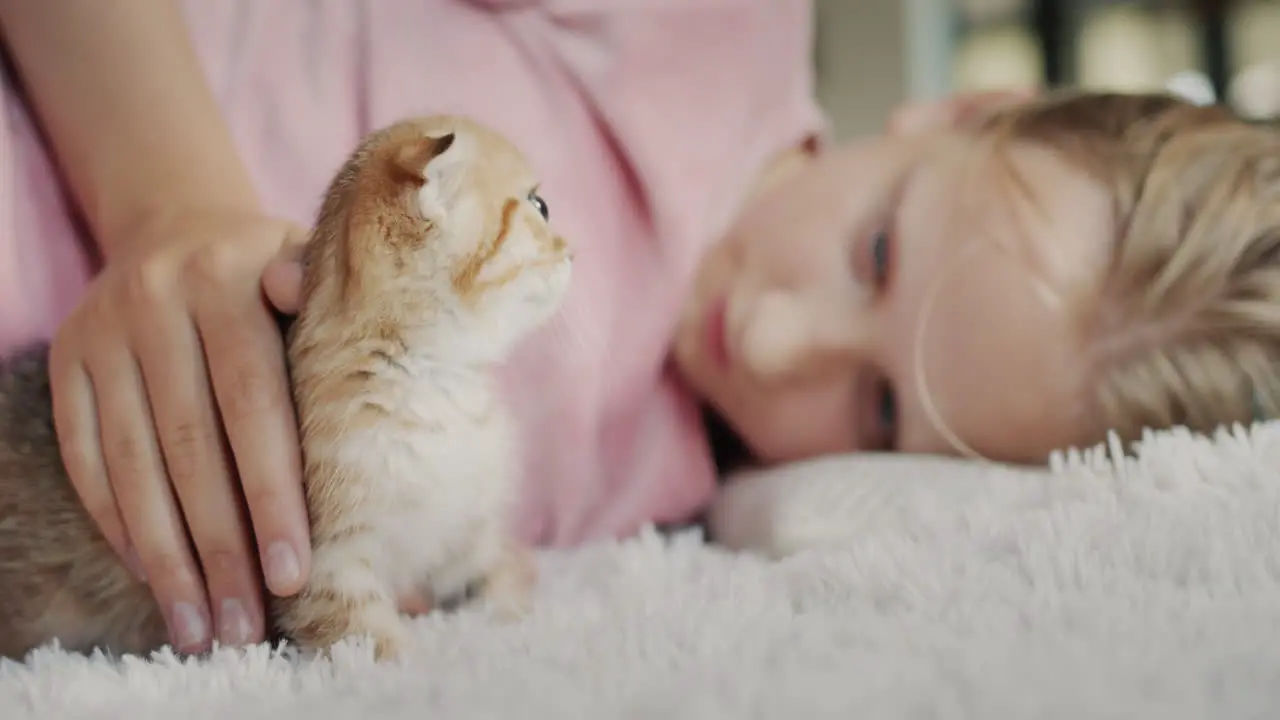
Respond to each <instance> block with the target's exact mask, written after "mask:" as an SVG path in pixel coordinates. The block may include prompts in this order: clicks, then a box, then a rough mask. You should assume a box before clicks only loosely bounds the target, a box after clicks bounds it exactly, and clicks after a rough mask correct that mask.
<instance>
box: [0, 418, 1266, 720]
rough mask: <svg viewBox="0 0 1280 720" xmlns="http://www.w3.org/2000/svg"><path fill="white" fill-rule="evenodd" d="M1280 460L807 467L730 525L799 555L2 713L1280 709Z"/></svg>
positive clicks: (616, 549)
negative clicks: (405, 637)
mask: <svg viewBox="0 0 1280 720" xmlns="http://www.w3.org/2000/svg"><path fill="white" fill-rule="evenodd" d="M1277 468H1280V425H1272V426H1269V427H1263V428H1259V429H1256V430H1254V431H1252V432H1251V433H1246V432H1244V431H1238V432H1237V433H1236V434H1234V435H1231V436H1223V437H1220V438H1218V439H1217V440H1216V441H1208V440H1200V439H1194V438H1192V437H1189V436H1187V435H1185V434H1179V433H1173V434H1165V435H1162V436H1160V437H1157V438H1155V439H1153V440H1151V441H1150V442H1149V443H1148V444H1147V447H1146V449H1145V451H1144V452H1143V453H1142V455H1141V456H1140V458H1139V459H1137V460H1129V461H1123V462H1118V463H1114V464H1113V463H1112V461H1111V460H1109V459H1108V458H1107V457H1106V453H1105V452H1104V451H1103V450H1100V451H1097V452H1095V453H1093V456H1092V457H1084V458H1079V457H1077V458H1075V459H1073V460H1068V461H1066V462H1065V463H1063V464H1062V465H1061V466H1060V467H1059V468H1058V469H1057V470H1056V471H1055V472H1054V473H1052V474H1035V473H1028V472H1013V471H1010V470H1006V469H1000V468H995V467H987V466H982V465H973V464H967V463H958V462H953V461H931V460H922V459H904V458H900V459H885V458H879V459H877V458H869V459H866V460H865V461H861V460H856V459H855V460H850V459H840V460H830V461H823V462H819V463H812V464H810V465H808V466H803V467H798V468H796V469H792V470H790V471H789V472H787V473H782V474H777V473H775V474H772V475H769V476H761V477H756V478H748V479H746V480H744V481H743V483H742V484H741V485H739V486H737V487H738V488H740V489H741V492H738V493H737V494H736V495H735V494H734V493H733V492H732V491H731V492H730V493H729V500H726V502H727V503H730V504H731V505H732V507H730V506H729V505H726V506H724V507H722V508H721V511H722V512H721V513H720V514H719V515H718V516H717V517H718V522H721V523H722V524H724V525H725V527H726V528H727V531H726V532H728V533H729V534H730V535H732V536H734V537H735V538H737V540H736V542H738V543H739V544H743V545H750V546H753V547H757V548H760V549H764V550H771V551H775V552H777V553H779V554H781V555H783V556H784V557H782V559H777V560H775V559H766V558H765V557H762V556H759V555H751V554H745V553H743V554H737V553H731V552H728V551H725V550H718V549H711V548H708V547H706V546H704V545H703V544H701V542H700V540H699V539H698V537H697V536H695V535H691V534H689V535H684V536H680V537H677V538H675V539H671V540H665V539H663V538H661V537H659V536H658V535H656V534H654V533H646V534H644V535H642V536H641V537H638V538H636V539H634V540H631V541H628V542H624V543H620V544H606V545H600V546H595V547H588V548H584V549H581V550H577V551H574V552H571V553H549V554H547V555H545V556H544V557H543V558H542V561H543V578H544V583H543V585H542V588H541V594H540V596H539V599H538V607H537V610H536V612H535V613H534V614H533V615H532V617H530V618H529V619H528V620H527V621H526V622H524V623H522V624H516V625H512V626H506V627H493V626H490V625H488V624H486V623H485V622H484V621H483V620H482V619H481V618H480V617H479V616H478V615H468V614H459V615H457V616H453V617H432V618H427V619H423V620H421V621H420V622H419V623H418V625H417V626H416V631H417V632H416V638H417V643H418V644H417V646H416V648H415V652H414V653H413V655H412V657H411V659H410V660H409V661H408V663H407V664H406V665H404V666H399V667H376V666H374V665H373V664H371V662H370V660H369V656H368V653H367V652H366V650H365V649H363V648H361V647H358V646H348V647H344V648H340V650H342V651H341V652H339V653H338V656H337V658H336V659H335V661H333V662H332V663H324V662H311V663H298V662H296V661H295V660H294V659H291V658H290V657H287V656H281V655H275V654H272V653H271V652H269V651H268V650H267V649H265V648H257V649H253V650H250V651H248V652H232V651H221V652H218V653H216V654H215V655H214V656H213V657H212V658H210V659H207V660H205V661H201V662H195V661H192V662H189V663H186V664H182V663H179V662H177V661H175V660H173V659H172V658H169V657H160V658H156V659H154V660H153V661H151V662H144V661H141V660H132V661H126V662H123V663H120V664H113V663H111V662H108V661H107V660H104V659H102V658H93V659H88V658H82V657H73V656H68V655H65V654H61V653H58V652H56V651H53V650H48V651H43V652H40V653H39V654H37V655H36V656H35V657H34V658H33V659H32V661H31V662H30V663H29V664H27V665H18V664H14V663H10V664H7V665H5V666H3V667H0V718H3V719H4V720H20V719H23V718H60V719H61V718H130V719H136V720H143V719H144V718H166V719H169V718H179V719H181V720H198V719H200V718H239V719H243V720H249V719H250V718H263V719H267V720H292V719H295V718H296V719H298V720H303V719H305V720H327V719H329V718H335V719H336V718H360V719H369V720H372V719H374V718H391V719H399V718H449V719H450V720H463V719H465V718H521V719H534V718H548V719H554V720H571V719H576V718H591V719H592V720H604V719H605V718H636V719H637V720H638V719H642V718H644V719H647V718H655V719H657V718H673V719H683V718H689V719H690V720H693V719H695V718H696V719H697V720H719V719H720V718H724V719H726V720H728V719H733V720H744V719H745V718H784V719H785V718H840V719H841V720H848V719H849V718H913V719H914V718H982V719H983V720H1005V719H1010V720H1013V719H1017V720H1025V719H1028V718H1072V719H1079V718H1091V719H1097V718H1125V719H1126V720H1136V719H1145V718H1152V719H1156V718H1158V719H1159V720H1177V719H1180V718H1213V719H1214V720H1229V719H1234V718H1276V717H1280V472H1278V471H1277ZM752 483H755V484H754V485H753V484H752ZM788 487H789V488H793V489H786V488H788ZM761 498H772V500H771V502H770V503H769V504H768V507H769V508H773V510H774V511H772V512H765V511H763V510H762V508H763V507H764V506H762V505H761V504H760V499H761ZM735 503H736V504H735ZM726 508H728V509H726ZM766 509H767V508H766ZM726 518H728V519H726ZM803 548H809V549H807V550H806V549H803Z"/></svg>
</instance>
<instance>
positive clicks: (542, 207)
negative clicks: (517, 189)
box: [529, 190, 551, 220]
mask: <svg viewBox="0 0 1280 720" xmlns="http://www.w3.org/2000/svg"><path fill="white" fill-rule="evenodd" d="M529 202H531V203H533V207H534V208H535V209H537V211H538V214H539V215H541V216H542V219H543V220H550V219H551V210H550V209H548V208H547V201H546V200H543V199H542V197H541V196H540V195H538V192H537V191H536V190H530V191H529Z"/></svg>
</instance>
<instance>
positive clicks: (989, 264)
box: [675, 134, 1112, 462]
mask: <svg viewBox="0 0 1280 720" xmlns="http://www.w3.org/2000/svg"><path fill="white" fill-rule="evenodd" d="M1001 160H1003V161H1008V163H1012V166H1013V167H1015V168H1016V169H1017V172H1018V175H1019V177H1020V178H1021V180H1022V181H1023V183H1024V185H1023V186H1022V188H1019V186H1018V185H1017V183H1016V182H1013V181H1011V180H1010V177H1011V176H1010V174H1009V173H1008V170H1007V168H1008V167H1009V165H1008V164H1003V165H1002V164H1001V162H999V161H1001ZM1024 191H1029V192H1030V195H1029V196H1028V195H1027V194H1025V192H1024ZM1029 200H1030V202H1029ZM1111 239H1112V218H1111V215H1110V203H1109V198H1108V196H1107V194H1106V192H1105V190H1104V189H1103V188H1102V187H1101V186H1100V185H1098V184H1097V183H1095V182H1094V181H1093V180H1091V179H1090V178H1088V177H1087V176H1086V175H1085V174H1084V173H1083V172H1081V171H1079V170H1077V169H1076V168H1074V167H1073V166H1071V165H1069V164H1067V163H1066V162H1065V161H1064V160H1062V159H1061V158H1059V157H1057V156H1055V155H1052V154H1050V153H1049V152H1047V151H1045V150H1043V149H1041V148H1037V147H1031V146H1027V145H1018V146H1013V147H1009V148H1006V149H1004V150H1000V151H996V150H993V149H991V147H990V146H988V145H985V144H980V143H979V141H977V140H976V139H974V138H972V137H970V136H964V135H958V134H949V135H945V136H935V137H929V138H876V139H870V140H863V141H858V142H856V143H852V144H849V145H845V146H842V147H837V148H834V149H832V150H830V151H828V152H826V153H824V154H822V155H820V156H818V157H817V158H816V159H814V160H813V161H811V162H809V163H808V164H806V165H805V166H804V167H802V168H800V169H798V170H796V171H795V172H794V174H793V175H792V176H791V177H790V178H789V179H787V180H786V181H785V182H783V183H782V184H781V185H780V186H778V187H777V188H775V189H774V190H772V191H769V192H768V193H767V194H765V195H763V196H761V197H759V198H758V199H756V200H755V201H753V204H752V205H751V206H750V207H748V208H746V209H745V210H744V212H743V213H742V215H741V216H740V217H739V219H738V221H737V223H736V224H735V226H734V227H733V228H732V229H731V230H730V232H729V233H728V234H727V236H726V238H725V239H724V240H723V242H721V243H720V245H719V246H717V247H716V248H715V249H714V250H713V251H712V252H710V253H709V254H708V256H707V257H706V258H705V259H704V260H703V263H702V266H701V267H700V268H699V272H698V277H697V279H696V282H695V286H694V289H693V292H692V293H691V297H690V299H689V301H688V304H687V306H686V309H685V314H684V317H683V318H682V321H681V325H680V328H679V331H678V334H677V339H676V344H675V357H676V361H677V363H678V365H679V367H680V369H681V372H682V374H683V375H684V377H685V379H686V380H687V382H688V383H689V384H690V385H691V386H692V387H693V388H694V390H695V391H697V392H698V393H699V394H701V395H702V396H703V397H704V398H705V399H706V400H707V401H708V402H709V403H710V404H711V405H712V406H713V407H715V408H716V410H717V411H719V412H720V413H721V414H722V415H723V416H724V417H725V419H726V420H727V421H728V422H729V424H730V425H732V426H733V427H734V428H735V430H736V431H737V432H738V433H739V434H740V435H741V436H742V437H743V439H744V440H745V441H746V442H747V444H748V445H749V446H750V447H751V449H752V450H753V451H754V452H755V453H756V455H757V456H758V458H759V459H760V460H761V461H764V462H778V461H786V460H796V459H802V458H806V457H811V456H814V455H818V454H824V453H830V452H844V451H850V450H891V449H892V450H898V451H903V452H917V453H947V454H951V453H955V452H957V450H958V445H961V446H968V448H971V449H972V451H975V452H977V453H979V454H981V455H984V456H986V457H989V458H992V459H997V460H1005V461H1010V462H1019V461H1024V462H1036V461H1040V460H1042V459H1043V458H1044V456H1045V455H1046V454H1047V453H1048V452H1049V451H1051V450H1053V449H1055V448H1058V447H1062V446H1064V445H1068V444H1072V443H1077V442H1090V441H1091V440H1092V431H1093V430H1094V428H1092V427H1091V426H1090V423H1089V417H1088V416H1089V409H1088V404H1087V402H1086V401H1087V396H1086V394H1085V388H1086V387H1087V379H1088V378H1087V375H1088V372H1087V371H1088V369H1089V368H1088V366H1087V355H1086V350H1087V348H1086V346H1085V343H1084V341H1083V340H1082V337H1081V333H1080V331H1079V329H1078V328H1079V325H1078V320H1079V317H1080V313H1081V312H1083V311H1085V310H1087V309H1088V302H1089V300H1090V298H1091V297H1093V296H1094V293H1095V292H1096V284H1097V283H1098V282H1099V281H1100V279H1101V275H1102V272H1103V268H1104V267H1105V263H1106V260H1107V257H1108V253H1109V250H1110V244H1111ZM930 298H932V300H931V299H930ZM926 306H927V307H926ZM926 309H927V312H923V311H925V310H926ZM922 320H923V321H924V322H926V323H927V327H925V328H923V330H922V325H921V323H922ZM922 378H923V380H924V381H925V382H926V383H927V394H924V393H922V392H921V379H922ZM928 398H932V403H933V407H932V410H931V409H930V406H929V400H928ZM935 419H939V420H940V421H941V422H942V423H944V424H945V427H946V428H949V430H950V431H951V432H953V433H954V434H955V437H954V438H949V437H948V436H947V434H946V432H945V431H944V430H941V429H940V428H939V426H938V422H935Z"/></svg>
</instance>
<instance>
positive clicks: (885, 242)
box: [871, 230, 892, 282]
mask: <svg viewBox="0 0 1280 720" xmlns="http://www.w3.org/2000/svg"><path fill="white" fill-rule="evenodd" d="M890 250H892V248H891V247H890V238H889V233H888V231H886V230H880V231H877V232H876V234H875V235H874V236H872V238H871V269H872V272H873V273H874V274H875V279H876V282H884V281H885V278H887V277H888V275H889V259H890V258H889V251H890Z"/></svg>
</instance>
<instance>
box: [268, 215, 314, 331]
mask: <svg viewBox="0 0 1280 720" xmlns="http://www.w3.org/2000/svg"><path fill="white" fill-rule="evenodd" d="M307 239H308V235H307V233H306V232H305V231H304V230H302V229H300V228H293V229H291V230H290V231H289V234H288V235H287V236H286V237H285V241H284V244H283V245H282V246H281V247H280V252H279V253H278V254H277V255H276V257H275V258H274V259H272V260H271V262H270V263H268V264H267V266H266V267H265V268H264V269H263V270H262V291H263V292H264V293H266V296H267V300H268V301H269V302H270V303H271V304H272V305H273V306H274V307H275V309H276V310H277V311H279V312H281V313H284V314H285V315H295V314H297V312H298V308H299V307H300V306H301V304H302V251H303V248H305V247H306V244H307Z"/></svg>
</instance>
